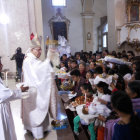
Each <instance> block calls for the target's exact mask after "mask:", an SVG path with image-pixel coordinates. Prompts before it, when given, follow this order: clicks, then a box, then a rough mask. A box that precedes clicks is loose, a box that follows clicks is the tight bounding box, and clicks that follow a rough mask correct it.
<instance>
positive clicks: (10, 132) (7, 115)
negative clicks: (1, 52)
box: [0, 78, 28, 140]
mask: <svg viewBox="0 0 140 140" xmlns="http://www.w3.org/2000/svg"><path fill="white" fill-rule="evenodd" d="M20 88H21V90H15V91H11V90H10V89H8V88H6V87H5V86H4V85H3V82H2V80H1V78H0V124H1V125H0V137H1V138H0V139H1V140H16V139H17V138H16V134H15V128H14V122H13V118H12V113H11V109H10V103H9V102H10V101H12V100H15V99H19V98H21V97H22V96H26V95H27V93H22V92H25V91H26V90H28V87H23V86H21V87H20ZM21 91H22V92H21Z"/></svg>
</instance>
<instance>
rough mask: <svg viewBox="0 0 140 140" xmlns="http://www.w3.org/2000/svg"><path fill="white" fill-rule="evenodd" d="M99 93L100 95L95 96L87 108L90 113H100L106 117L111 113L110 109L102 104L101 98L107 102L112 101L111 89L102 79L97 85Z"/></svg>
mask: <svg viewBox="0 0 140 140" xmlns="http://www.w3.org/2000/svg"><path fill="white" fill-rule="evenodd" d="M96 88H97V93H98V95H97V96H98V97H95V98H94V100H93V102H92V103H91V104H90V106H89V107H88V108H85V110H86V111H88V113H89V114H95V113H96V114H99V115H102V116H104V117H107V116H108V115H109V113H110V111H109V109H108V108H107V107H106V105H104V104H100V99H101V100H104V101H106V102H110V97H111V96H110V95H111V91H110V90H109V89H108V84H106V83H105V82H102V81H100V82H99V83H98V84H97V85H96Z"/></svg>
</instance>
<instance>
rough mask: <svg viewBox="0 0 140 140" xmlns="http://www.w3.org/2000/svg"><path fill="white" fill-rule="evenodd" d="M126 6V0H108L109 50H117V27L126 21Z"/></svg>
mask: <svg viewBox="0 0 140 140" xmlns="http://www.w3.org/2000/svg"><path fill="white" fill-rule="evenodd" d="M125 6H126V1H125V0H107V17H108V49H109V51H113V50H115V51H116V50H117V42H118V40H117V27H118V26H121V25H123V24H124V23H126V9H125Z"/></svg>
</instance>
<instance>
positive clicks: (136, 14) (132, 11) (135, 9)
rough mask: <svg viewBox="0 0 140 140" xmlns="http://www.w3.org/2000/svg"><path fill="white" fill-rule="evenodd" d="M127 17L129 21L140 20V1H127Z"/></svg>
mask: <svg viewBox="0 0 140 140" xmlns="http://www.w3.org/2000/svg"><path fill="white" fill-rule="evenodd" d="M127 16H128V17H127V19H128V22H137V21H140V2H139V1H137V2H136V1H129V2H128V3H127Z"/></svg>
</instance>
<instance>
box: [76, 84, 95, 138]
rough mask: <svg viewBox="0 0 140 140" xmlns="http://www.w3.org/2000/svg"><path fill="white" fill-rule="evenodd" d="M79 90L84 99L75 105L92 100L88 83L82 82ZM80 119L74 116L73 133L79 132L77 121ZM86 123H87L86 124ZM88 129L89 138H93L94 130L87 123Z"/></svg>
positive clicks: (77, 133) (91, 125)
mask: <svg viewBox="0 0 140 140" xmlns="http://www.w3.org/2000/svg"><path fill="white" fill-rule="evenodd" d="M80 89H81V92H82V93H83V97H85V98H83V99H84V101H81V102H80V103H76V104H75V106H78V105H79V104H86V103H89V102H92V100H93V98H92V93H93V92H92V87H91V85H90V84H87V83H85V84H83V85H82V86H81V87H80ZM80 121H82V120H81V119H80V117H79V116H76V117H75V118H74V120H73V122H74V133H75V134H76V135H79V132H78V128H79V122H80ZM86 125H87V124H86ZM88 129H89V131H90V135H91V140H95V132H94V129H93V124H92V123H91V124H89V125H88Z"/></svg>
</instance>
